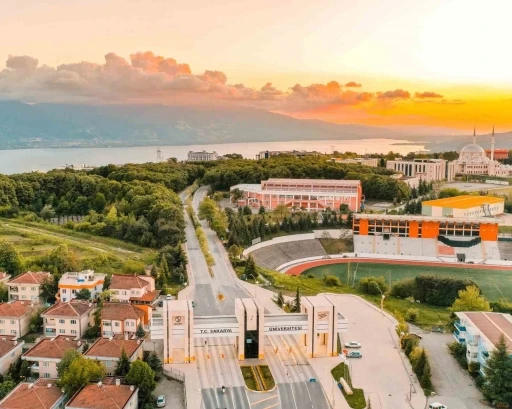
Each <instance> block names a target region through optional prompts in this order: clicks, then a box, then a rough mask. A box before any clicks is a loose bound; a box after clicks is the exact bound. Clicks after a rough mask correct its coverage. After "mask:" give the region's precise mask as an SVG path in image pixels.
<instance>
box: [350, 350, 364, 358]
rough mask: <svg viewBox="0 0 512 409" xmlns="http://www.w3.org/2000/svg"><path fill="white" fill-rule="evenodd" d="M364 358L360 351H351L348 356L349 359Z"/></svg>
mask: <svg viewBox="0 0 512 409" xmlns="http://www.w3.org/2000/svg"><path fill="white" fill-rule="evenodd" d="M362 357H363V353H362V352H359V351H350V352H349V353H348V354H347V358H362Z"/></svg>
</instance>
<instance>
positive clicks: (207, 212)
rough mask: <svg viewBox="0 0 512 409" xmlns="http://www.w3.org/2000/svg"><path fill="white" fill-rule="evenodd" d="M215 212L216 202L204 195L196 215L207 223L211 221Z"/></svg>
mask: <svg viewBox="0 0 512 409" xmlns="http://www.w3.org/2000/svg"><path fill="white" fill-rule="evenodd" d="M216 212H217V204H216V203H215V201H214V200H212V199H210V198H209V197H205V198H204V200H203V201H202V202H201V203H200V204H199V208H198V213H197V216H198V217H199V220H206V221H207V222H208V224H210V223H211V222H212V221H213V218H214V216H215V213H216Z"/></svg>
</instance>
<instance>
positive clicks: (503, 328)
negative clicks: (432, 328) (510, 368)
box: [453, 312, 512, 375]
mask: <svg viewBox="0 0 512 409" xmlns="http://www.w3.org/2000/svg"><path fill="white" fill-rule="evenodd" d="M455 315H457V318H458V320H457V321H456V322H455V331H454V332H453V336H454V338H455V339H456V340H457V342H459V343H461V344H465V345H466V358H467V360H468V362H478V363H479V364H480V373H481V374H482V375H484V373H485V366H486V365H485V364H486V361H487V359H488V358H489V356H490V354H491V352H492V351H493V350H494V349H495V348H496V345H497V344H498V342H499V339H500V337H501V336H502V335H503V336H504V337H505V342H506V343H507V349H508V351H509V354H510V355H512V315H510V314H502V313H498V312H456V313H455Z"/></svg>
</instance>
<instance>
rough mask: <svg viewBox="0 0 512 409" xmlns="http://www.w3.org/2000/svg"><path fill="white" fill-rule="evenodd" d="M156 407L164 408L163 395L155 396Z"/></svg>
mask: <svg viewBox="0 0 512 409" xmlns="http://www.w3.org/2000/svg"><path fill="white" fill-rule="evenodd" d="M156 407H157V408H165V396H164V395H160V396H158V398H156Z"/></svg>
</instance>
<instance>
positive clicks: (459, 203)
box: [423, 195, 505, 209]
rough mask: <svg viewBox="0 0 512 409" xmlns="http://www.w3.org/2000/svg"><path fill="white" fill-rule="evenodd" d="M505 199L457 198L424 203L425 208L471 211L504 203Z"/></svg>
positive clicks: (482, 197) (468, 196)
mask: <svg viewBox="0 0 512 409" xmlns="http://www.w3.org/2000/svg"><path fill="white" fill-rule="evenodd" d="M504 202H505V199H501V198H499V197H492V196H470V195H463V196H455V197H447V198H444V199H436V200H427V201H425V202H423V205H424V206H440V207H451V208H454V209H470V208H472V207H479V206H482V205H484V204H496V203H504Z"/></svg>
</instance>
